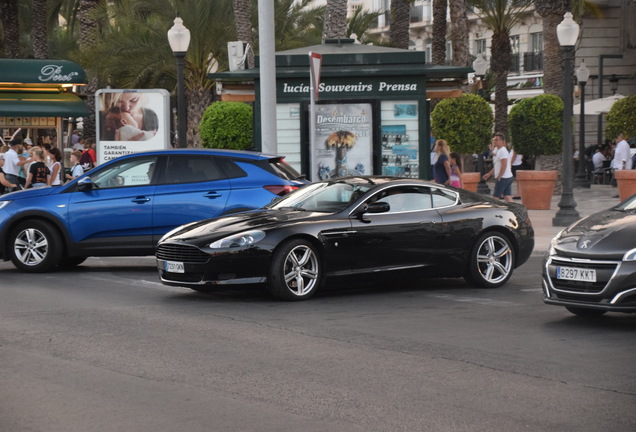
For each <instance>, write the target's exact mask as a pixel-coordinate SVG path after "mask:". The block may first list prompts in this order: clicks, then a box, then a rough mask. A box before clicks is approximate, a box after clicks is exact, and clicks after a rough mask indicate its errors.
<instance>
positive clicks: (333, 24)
mask: <svg viewBox="0 0 636 432" xmlns="http://www.w3.org/2000/svg"><path fill="white" fill-rule="evenodd" d="M346 29H347V0H327V8H326V9H325V18H324V28H323V30H322V39H323V40H325V39H336V38H344V37H346V36H349V35H345V31H346Z"/></svg>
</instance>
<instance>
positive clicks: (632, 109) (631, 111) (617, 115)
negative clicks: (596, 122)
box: [605, 95, 636, 139]
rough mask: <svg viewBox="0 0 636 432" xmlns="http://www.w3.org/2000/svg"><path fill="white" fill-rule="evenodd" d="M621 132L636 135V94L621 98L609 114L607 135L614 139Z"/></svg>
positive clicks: (630, 135) (606, 128)
mask: <svg viewBox="0 0 636 432" xmlns="http://www.w3.org/2000/svg"><path fill="white" fill-rule="evenodd" d="M621 133H624V134H625V135H627V136H629V137H636V95H632V96H627V97H624V98H623V99H619V100H618V101H616V102H615V103H614V105H612V108H611V109H610V112H609V113H608V114H607V126H605V136H606V137H607V138H609V139H614V138H616V137H617V136H618V135H619V134H621Z"/></svg>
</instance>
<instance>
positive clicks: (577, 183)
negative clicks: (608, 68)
mask: <svg viewBox="0 0 636 432" xmlns="http://www.w3.org/2000/svg"><path fill="white" fill-rule="evenodd" d="M589 78H590V70H589V69H588V68H587V67H585V60H581V66H579V68H578V69H577V70H576V79H577V81H578V82H579V86H581V111H580V113H579V169H578V170H577V172H576V179H574V187H583V188H589V187H590V180H589V177H588V176H587V173H586V168H587V163H586V159H585V84H586V83H587V80H588V79H589Z"/></svg>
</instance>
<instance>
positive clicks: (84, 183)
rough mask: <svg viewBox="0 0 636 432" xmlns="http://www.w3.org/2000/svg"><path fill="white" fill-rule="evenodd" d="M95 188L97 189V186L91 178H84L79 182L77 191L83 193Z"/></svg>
mask: <svg viewBox="0 0 636 432" xmlns="http://www.w3.org/2000/svg"><path fill="white" fill-rule="evenodd" d="M94 187H95V184H94V183H93V181H92V180H91V178H90V177H84V178H83V179H80V180H79V181H78V182H77V190H78V191H81V192H88V191H91V190H93V189H94Z"/></svg>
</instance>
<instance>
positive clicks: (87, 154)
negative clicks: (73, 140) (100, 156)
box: [79, 138, 96, 172]
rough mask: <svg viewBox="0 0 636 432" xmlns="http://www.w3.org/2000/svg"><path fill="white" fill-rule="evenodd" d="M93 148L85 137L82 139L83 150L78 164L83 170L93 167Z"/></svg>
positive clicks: (86, 170) (94, 158)
mask: <svg viewBox="0 0 636 432" xmlns="http://www.w3.org/2000/svg"><path fill="white" fill-rule="evenodd" d="M95 160H96V157H95V149H93V148H92V146H91V142H90V141H89V140H88V138H86V139H85V140H84V151H83V152H82V154H81V156H80V160H79V164H80V166H81V167H82V169H83V170H84V172H88V171H89V170H91V169H93V168H95Z"/></svg>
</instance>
